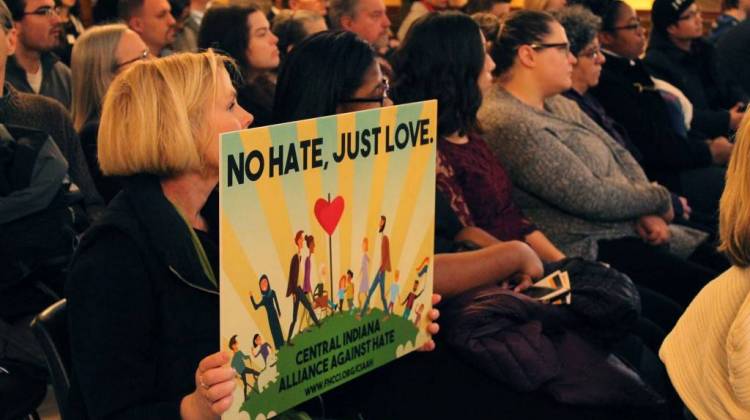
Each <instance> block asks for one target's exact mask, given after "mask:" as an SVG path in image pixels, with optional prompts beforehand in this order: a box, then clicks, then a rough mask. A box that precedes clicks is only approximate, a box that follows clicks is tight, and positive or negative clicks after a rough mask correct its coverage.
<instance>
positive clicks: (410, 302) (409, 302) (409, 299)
mask: <svg viewBox="0 0 750 420" xmlns="http://www.w3.org/2000/svg"><path fill="white" fill-rule="evenodd" d="M418 287H419V280H414V288H413V289H412V291H411V292H409V294H408V295H407V296H406V299H404V301H403V302H402V304H404V305H406V307H405V308H404V319H409V315H411V308H412V307H413V306H414V301H415V300H417V298H419V297H420V296H422V293H424V287H423V288H422V291H420V292H419V293H417V288H418Z"/></svg>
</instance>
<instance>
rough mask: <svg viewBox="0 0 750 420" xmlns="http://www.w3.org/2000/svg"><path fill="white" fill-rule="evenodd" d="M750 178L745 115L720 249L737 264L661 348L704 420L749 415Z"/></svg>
mask: <svg viewBox="0 0 750 420" xmlns="http://www.w3.org/2000/svg"><path fill="white" fill-rule="evenodd" d="M749 178H750V119H748V118H745V119H744V120H743V122H742V124H741V126H740V129H739V131H738V132H737V142H736V144H735V153H734V154H733V155H732V158H731V160H730V161H729V167H728V168H727V182H726V188H725V189H724V193H723V194H722V196H721V205H720V221H719V223H720V227H719V231H720V237H721V244H720V245H719V249H720V250H721V251H723V252H724V253H726V255H727V256H728V257H729V259H730V260H731V261H732V267H731V268H730V269H729V270H727V271H726V272H724V273H723V274H722V275H720V276H719V277H718V278H716V279H715V280H713V281H711V282H710V283H709V284H708V285H707V286H706V287H704V288H703V290H701V292H700V293H699V294H698V296H696V297H695V299H694V300H693V302H692V303H690V306H688V308H687V310H686V311H685V314H684V315H683V316H682V318H680V320H679V322H678V323H677V326H676V327H675V328H674V330H672V332H671V333H669V335H668V336H667V338H666V340H664V344H663V345H662V348H661V351H660V352H659V356H660V357H661V359H662V360H663V361H664V364H665V365H666V366H667V372H668V373H669V377H670V379H671V380H672V384H673V385H674V387H675V389H676V390H677V393H678V394H679V395H680V397H681V398H682V401H683V402H684V403H685V405H686V406H687V408H688V409H689V410H690V412H691V413H692V414H693V415H694V416H695V418H699V419H744V418H750V401H748V395H750V394H748V386H750V380H748V375H749V374H750V364H748V343H749V342H750V340H748V331H749V330H748V322H750V271H748V265H750V230H749V229H750V219H748V217H749V216H750V211H749V210H748V207H749V206H750V189H748V184H747V180H748V179H749ZM690 418H693V417H690Z"/></svg>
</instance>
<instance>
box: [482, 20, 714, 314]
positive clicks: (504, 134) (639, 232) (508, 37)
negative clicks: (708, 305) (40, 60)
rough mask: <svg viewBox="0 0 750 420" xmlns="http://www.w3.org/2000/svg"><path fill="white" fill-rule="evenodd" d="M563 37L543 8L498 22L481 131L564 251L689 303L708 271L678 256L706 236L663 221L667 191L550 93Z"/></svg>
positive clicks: (561, 77) (562, 67)
mask: <svg viewBox="0 0 750 420" xmlns="http://www.w3.org/2000/svg"><path fill="white" fill-rule="evenodd" d="M569 45H570V44H569V43H568V39H567V36H566V35H565V30H564V29H563V27H562V26H561V25H560V24H559V23H558V22H557V21H556V20H555V19H554V18H553V17H552V16H550V15H549V14H547V13H544V12H534V11H520V12H517V13H516V14H514V15H512V16H511V17H510V18H509V19H508V20H507V21H506V22H505V24H504V26H503V29H502V31H501V34H500V37H499V38H498V40H497V42H496V43H495V45H494V46H493V49H492V51H491V53H492V57H493V59H494V60H495V63H497V67H496V68H495V73H494V74H495V76H496V77H497V84H496V86H494V87H493V88H492V89H490V91H489V93H488V94H487V96H486V97H485V100H484V103H483V104H482V107H481V108H480V110H479V120H480V122H481V123H482V126H483V128H484V129H485V130H486V131H485V133H486V134H485V138H486V139H487V141H488V143H489V145H490V147H491V148H493V149H494V152H495V155H496V156H497V158H498V159H500V161H501V162H502V163H503V164H504V165H505V167H506V168H507V169H508V173H509V175H510V177H511V180H512V181H513V185H514V187H515V188H516V191H515V192H516V193H517V194H516V195H515V197H516V198H517V199H518V203H519V204H520V205H521V207H522V208H523V209H524V211H525V212H526V214H528V215H529V216H530V217H531V219H532V220H534V222H535V223H536V224H537V225H538V226H539V227H540V228H541V229H542V230H543V231H544V232H545V233H546V234H547V235H549V238H550V239H551V241H552V242H553V243H554V244H555V245H557V246H559V247H560V249H561V250H562V252H563V253H565V254H566V255H571V256H581V257H584V258H589V259H598V260H602V261H605V262H607V263H610V264H611V265H612V266H613V267H614V268H616V269H618V270H620V271H622V272H624V273H626V274H628V275H629V276H630V277H632V278H633V279H634V281H635V282H636V283H637V284H640V285H642V286H645V287H650V288H653V289H654V290H656V291H657V292H660V293H662V294H664V295H666V296H669V297H671V298H673V299H675V300H676V301H678V302H681V303H686V302H689V300H690V299H691V298H692V297H693V296H695V294H696V293H697V292H698V290H700V288H701V287H703V285H704V284H705V283H706V282H707V281H708V280H709V279H710V277H711V275H712V274H713V273H714V272H713V270H710V269H708V268H705V267H703V266H701V265H698V264H695V263H692V262H689V261H686V260H684V259H682V257H681V256H688V255H691V254H693V253H694V252H695V251H696V249H697V248H698V246H699V244H701V243H702V242H703V241H704V240H705V238H706V234H705V233H703V232H700V231H697V230H694V229H690V228H686V227H684V226H676V225H671V226H670V225H669V223H670V222H671V221H672V219H673V218H674V208H673V207H672V199H671V195H670V193H669V190H667V189H666V188H664V187H663V186H660V185H658V184H654V183H651V182H649V181H648V179H647V178H646V175H645V174H644V173H643V171H642V170H641V168H640V166H639V165H638V162H636V161H635V159H634V158H633V156H632V155H631V154H630V153H629V152H628V151H627V150H626V149H625V148H624V147H622V146H621V145H620V144H618V143H617V141H615V140H614V139H612V138H611V137H610V136H609V135H608V134H607V133H606V132H605V131H604V130H602V129H601V128H600V127H599V126H598V125H596V123H595V122H594V121H592V120H591V119H590V118H589V117H588V116H587V115H586V114H584V113H583V112H582V111H581V110H580V108H578V106H577V105H576V104H575V103H574V102H572V101H570V100H568V99H565V98H564V97H562V96H560V95H559V94H560V93H562V92H564V91H566V90H568V89H570V88H571V86H572V80H571V73H572V67H573V64H575V63H576V58H575V57H574V56H573V55H572V54H571V53H570V50H569ZM670 248H671V249H672V251H670ZM702 254H703V253H702V252H701V253H698V254H696V255H702ZM680 255H681V256H680ZM665 278H666V279H679V286H680V287H676V286H677V285H676V282H677V280H674V281H665V280H664V279H665Z"/></svg>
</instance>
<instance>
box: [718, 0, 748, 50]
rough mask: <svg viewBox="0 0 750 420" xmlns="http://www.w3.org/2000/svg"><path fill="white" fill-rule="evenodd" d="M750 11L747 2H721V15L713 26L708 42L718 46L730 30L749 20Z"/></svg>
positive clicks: (728, 0) (727, 0)
mask: <svg viewBox="0 0 750 420" xmlns="http://www.w3.org/2000/svg"><path fill="white" fill-rule="evenodd" d="M748 11H750V2H749V1H747V0H723V1H722V2H721V14H720V15H719V16H717V17H716V21H715V22H714V24H713V25H711V33H709V34H708V40H709V41H710V42H711V43H713V44H716V43H717V42H718V41H719V40H720V39H721V38H722V37H723V36H724V34H726V33H727V32H728V31H729V30H730V29H732V28H734V27H735V26H737V25H739V24H740V23H741V22H743V21H744V20H745V19H746V18H747V12H748Z"/></svg>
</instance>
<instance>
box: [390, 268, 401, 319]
mask: <svg viewBox="0 0 750 420" xmlns="http://www.w3.org/2000/svg"><path fill="white" fill-rule="evenodd" d="M400 290H401V286H399V285H398V270H396V271H395V272H394V273H393V283H392V284H391V300H390V302H388V312H393V304H394V302H395V301H396V300H397V299H398V292H399V291H400Z"/></svg>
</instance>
